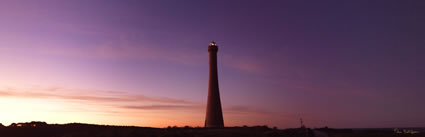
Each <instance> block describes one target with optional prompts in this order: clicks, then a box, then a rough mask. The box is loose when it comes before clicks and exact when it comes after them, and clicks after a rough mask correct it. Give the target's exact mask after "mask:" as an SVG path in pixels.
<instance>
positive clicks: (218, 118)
mask: <svg viewBox="0 0 425 137" xmlns="http://www.w3.org/2000/svg"><path fill="white" fill-rule="evenodd" d="M217 51H218V47H217V45H216V44H215V42H214V41H212V42H211V43H210V45H209V46H208V53H209V55H210V79H209V82H208V102H207V114H206V117H205V127H210V128H220V127H224V122H223V113H222V111H221V101H220V93H219V89H218V74H217Z"/></svg>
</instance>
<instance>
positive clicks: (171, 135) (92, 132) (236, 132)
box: [0, 122, 425, 137]
mask: <svg viewBox="0 0 425 137" xmlns="http://www.w3.org/2000/svg"><path fill="white" fill-rule="evenodd" d="M315 136H317V137H405V136H406V137H407V136H408V137H425V133H424V132H419V133H414V134H411V133H395V132H394V131H393V130H389V129H382V130H381V129H362V130H353V129H330V128H320V129H308V128H295V129H276V128H273V129H272V128H268V127H267V126H255V127H246V126H245V127H226V128H221V129H206V128H192V127H181V128H180V127H169V128H147V127H130V126H105V125H89V124H79V123H73V124H64V125H58V124H46V123H44V122H31V123H18V124H12V125H10V126H7V127H5V126H2V125H0V137H315Z"/></svg>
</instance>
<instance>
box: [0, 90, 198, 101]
mask: <svg viewBox="0 0 425 137" xmlns="http://www.w3.org/2000/svg"><path fill="white" fill-rule="evenodd" d="M26 90H33V91H26ZM26 90H16V89H15V90H14V91H11V90H9V91H6V90H0V97H17V98H40V99H49V98H51V99H62V100H74V101H86V102H99V103H111V102H155V103H171V104H193V102H191V101H187V100H181V99H173V98H167V97H148V96H144V95H134V94H131V95H130V94H128V93H126V92H110V91H100V90H81V89H75V90H73V89H65V88H44V89H43V88H41V89H40V88H35V89H26ZM81 93H90V94H91V95H82V94H81Z"/></svg>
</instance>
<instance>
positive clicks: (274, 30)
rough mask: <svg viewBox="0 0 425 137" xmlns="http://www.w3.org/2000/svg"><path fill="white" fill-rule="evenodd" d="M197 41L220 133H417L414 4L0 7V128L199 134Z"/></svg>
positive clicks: (424, 5) (422, 49)
mask: <svg viewBox="0 0 425 137" xmlns="http://www.w3.org/2000/svg"><path fill="white" fill-rule="evenodd" d="M211 40H214V41H216V42H217V44H218V46H219V48H220V50H219V52H218V61H219V82H220V92H221V93H220V94H221V100H222V105H223V108H224V120H225V125H226V126H236V125H269V126H278V127H280V128H286V127H298V126H299V119H300V118H303V120H304V122H305V124H306V125H307V126H309V127H321V126H330V127H406V126H410V127H413V126H422V127H424V126H425V117H424V116H425V109H423V105H425V84H424V82H425V54H424V53H425V46H424V45H425V2H423V1H420V0H411V1H404V0H398V1H396V0H381V1H379V0H377V1H363V0H360V1H337V0H335V1H277V0H276V1H274V0H272V1H247V0H240V1H231V2H230V1H224V0H223V1H198V0H187V1H172V0H168V1H165V0H164V1H154V0H152V1H136V0H132V1H130V0H128V1H123V0H120V1H118V0H110V1H105V0H102V1H98V0H90V1H87V0H70V1H61V2H59V1H55V0H50V1H46V0H44V1H41V0H34V1H25V2H24V1H14V0H2V1H1V2H0V103H1V104H0V109H2V110H3V111H1V113H0V123H11V122H20V121H31V120H42V121H47V122H49V123H66V122H86V123H99V124H119V125H138V126H155V127H164V126H168V125H179V126H183V125H192V126H202V125H203V122H204V116H205V109H204V106H205V103H206V97H207V80H208V52H207V46H208V43H209V42H210V41H211ZM8 102H9V103H8ZM10 102H17V103H15V105H10ZM12 104H13V103H12ZM52 104H56V105H52ZM22 113H34V115H32V116H28V115H23V114H22ZM52 113H55V114H56V115H55V116H49V114H50V115H51V114H52ZM21 114H22V115H21ZM46 115H47V116H46ZM77 115H78V116H77ZM123 117H125V118H123Z"/></svg>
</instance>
